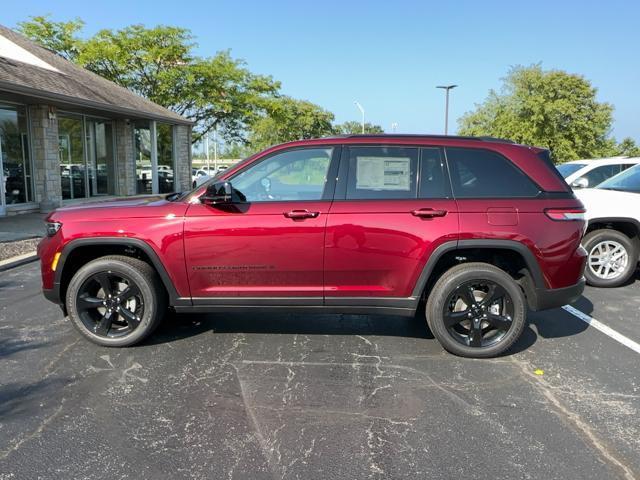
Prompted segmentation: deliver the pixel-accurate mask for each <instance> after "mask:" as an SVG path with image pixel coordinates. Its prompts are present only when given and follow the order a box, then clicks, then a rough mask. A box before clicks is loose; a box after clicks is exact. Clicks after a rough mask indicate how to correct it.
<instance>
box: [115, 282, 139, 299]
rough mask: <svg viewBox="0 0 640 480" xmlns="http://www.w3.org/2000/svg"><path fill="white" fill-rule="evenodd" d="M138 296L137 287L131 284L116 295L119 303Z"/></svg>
mask: <svg viewBox="0 0 640 480" xmlns="http://www.w3.org/2000/svg"><path fill="white" fill-rule="evenodd" d="M139 294H140V289H139V288H138V286H137V285H135V284H132V285H127V288H125V289H124V290H123V291H121V292H120V293H118V294H117V296H118V297H119V298H120V301H125V300H128V299H130V298H131V297H135V296H136V295H139Z"/></svg>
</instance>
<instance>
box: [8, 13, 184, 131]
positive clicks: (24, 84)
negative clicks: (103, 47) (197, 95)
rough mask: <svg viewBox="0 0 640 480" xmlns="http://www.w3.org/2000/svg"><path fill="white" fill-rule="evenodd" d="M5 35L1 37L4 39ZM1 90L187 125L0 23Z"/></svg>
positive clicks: (171, 114)
mask: <svg viewBox="0 0 640 480" xmlns="http://www.w3.org/2000/svg"><path fill="white" fill-rule="evenodd" d="M3 37H4V38H3ZM0 46H2V47H3V48H0V91H6V92H10V93H12V94H16V95H22V96H25V97H35V98H38V99H45V100H49V101H51V102H52V103H54V104H62V105H73V106H79V107H84V108H89V109H93V110H99V111H104V112H109V113H112V114H115V115H117V116H121V117H125V118H149V119H152V120H159V121H164V122H170V123H182V124H190V123H191V122H190V121H189V120H187V119H186V118H184V117H182V116H180V115H178V114H177V113H175V112H172V111H171V110H168V109H166V108H164V107H161V106H160V105H158V104H156V103H153V102H151V101H149V100H147V99H145V98H143V97H141V96H139V95H137V94H135V93H133V92H131V91H129V90H127V89H126V88H123V87H121V86H119V85H116V84H115V83H113V82H110V81H109V80H106V79H105V78H102V77H101V76H99V75H96V74H95V73H92V72H90V71H88V70H85V69H83V68H81V67H79V66H77V65H75V64H74V63H72V62H70V61H68V60H66V59H64V58H62V57H61V56H59V55H57V54H55V53H53V52H51V51H49V50H47V49H46V48H43V47H41V46H39V45H38V44H36V43H35V42H33V41H31V40H29V39H28V38H26V37H25V36H23V35H21V34H19V33H17V32H14V31H13V30H11V29H9V28H7V27H4V26H2V25H0Z"/></svg>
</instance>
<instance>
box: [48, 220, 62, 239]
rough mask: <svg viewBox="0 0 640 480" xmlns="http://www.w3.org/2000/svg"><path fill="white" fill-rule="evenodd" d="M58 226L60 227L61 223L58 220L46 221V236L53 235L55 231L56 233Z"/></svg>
mask: <svg viewBox="0 0 640 480" xmlns="http://www.w3.org/2000/svg"><path fill="white" fill-rule="evenodd" d="M60 227H62V224H61V223H60V222H47V236H48V237H53V236H54V235H55V234H56V233H58V230H60Z"/></svg>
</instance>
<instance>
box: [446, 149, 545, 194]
mask: <svg viewBox="0 0 640 480" xmlns="http://www.w3.org/2000/svg"><path fill="white" fill-rule="evenodd" d="M446 155H447V163H448V164H449V170H450V172H451V185H452V187H453V194H454V196H455V197H457V198H502V197H525V198H526V197H535V196H536V195H538V193H539V192H540V189H539V188H538V186H537V185H536V184H535V183H534V182H533V181H531V179H530V178H529V177H527V176H526V175H525V174H524V173H523V172H522V171H520V169H519V168H517V167H516V166H515V165H514V164H513V163H511V162H510V161H509V160H507V159H506V158H505V157H503V156H502V155H500V154H498V153H495V152H492V151H489V150H482V149H476V148H447V149H446Z"/></svg>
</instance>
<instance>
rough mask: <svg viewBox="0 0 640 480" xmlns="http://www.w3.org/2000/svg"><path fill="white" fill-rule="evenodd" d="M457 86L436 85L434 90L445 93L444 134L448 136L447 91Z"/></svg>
mask: <svg viewBox="0 0 640 480" xmlns="http://www.w3.org/2000/svg"><path fill="white" fill-rule="evenodd" d="M457 86H458V85H438V86H437V87H436V88H442V89H443V90H445V91H446V92H447V93H446V100H445V107H444V134H445V135H448V134H449V90H451V89H454V88H456V87H457Z"/></svg>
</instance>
